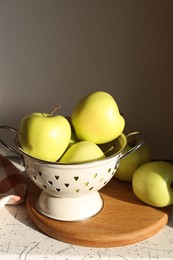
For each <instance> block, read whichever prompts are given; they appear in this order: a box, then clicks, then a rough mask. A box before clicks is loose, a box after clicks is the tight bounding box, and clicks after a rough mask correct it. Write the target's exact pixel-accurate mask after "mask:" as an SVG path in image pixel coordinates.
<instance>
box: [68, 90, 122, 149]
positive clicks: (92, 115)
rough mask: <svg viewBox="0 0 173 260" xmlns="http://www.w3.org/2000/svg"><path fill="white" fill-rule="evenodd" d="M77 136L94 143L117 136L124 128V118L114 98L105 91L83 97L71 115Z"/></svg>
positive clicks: (100, 142) (110, 139)
mask: <svg viewBox="0 0 173 260" xmlns="http://www.w3.org/2000/svg"><path fill="white" fill-rule="evenodd" d="M71 120H72V124H73V126H74V129H75V132H76V135H77V138H78V139H79V140H85V141H91V142H94V143H96V144H102V143H107V142H109V141H112V140H113V139H115V138H117V137H118V136H119V135H120V134H121V133H122V132H123V130H124V126H125V120H124V118H123V116H122V115H121V114H120V112H119V108H118V106H117V103H116V102H115V100H114V98H113V97H112V96H111V95H110V94H109V93H107V92H105V91H96V92H92V93H91V94H89V95H87V96H85V97H83V98H82V99H81V100H79V102H78V103H77V104H76V105H75V106H74V108H73V110H72V115H71Z"/></svg>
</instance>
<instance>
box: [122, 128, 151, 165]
mask: <svg viewBox="0 0 173 260" xmlns="http://www.w3.org/2000/svg"><path fill="white" fill-rule="evenodd" d="M134 137H135V138H134ZM126 138H127V143H128V140H130V139H131V138H133V140H134V139H135V141H136V144H135V145H134V146H133V147H132V148H131V149H130V150H129V151H128V152H126V153H122V155H121V156H120V158H119V160H121V159H123V158H125V157H126V156H128V155H130V154H131V153H133V152H135V151H136V150H137V149H138V148H139V147H141V146H142V145H143V143H144V142H145V141H146V138H147V134H146V133H145V132H144V131H136V132H131V133H129V134H127V135H126Z"/></svg>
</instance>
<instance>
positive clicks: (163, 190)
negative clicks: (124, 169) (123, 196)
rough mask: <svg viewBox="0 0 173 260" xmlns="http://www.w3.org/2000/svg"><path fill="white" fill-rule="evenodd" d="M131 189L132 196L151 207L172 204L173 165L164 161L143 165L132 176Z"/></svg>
mask: <svg viewBox="0 0 173 260" xmlns="http://www.w3.org/2000/svg"><path fill="white" fill-rule="evenodd" d="M132 187H133V192H134V194H135V195H136V196H137V197H138V198H139V199H140V200H141V201H143V202H145V203H147V204H149V205H151V206H155V207H165V206H168V205H171V204H173V165H172V164H171V163H168V162H165V161H152V162H148V163H145V164H143V165H142V166H140V167H139V168H138V169H137V170H136V171H135V173H134V175H133V179H132Z"/></svg>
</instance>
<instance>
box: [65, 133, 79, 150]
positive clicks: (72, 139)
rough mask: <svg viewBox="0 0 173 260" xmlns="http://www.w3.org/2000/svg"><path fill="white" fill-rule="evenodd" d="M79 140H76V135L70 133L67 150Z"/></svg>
mask: <svg viewBox="0 0 173 260" xmlns="http://www.w3.org/2000/svg"><path fill="white" fill-rule="evenodd" d="M78 141H79V140H78V139H77V136H76V133H75V132H72V133H71V138H70V142H69V144H68V147H67V148H70V146H72V145H73V144H75V143H77V142H78Z"/></svg>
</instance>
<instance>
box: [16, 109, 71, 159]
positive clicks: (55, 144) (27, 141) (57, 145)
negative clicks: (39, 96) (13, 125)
mask: <svg viewBox="0 0 173 260" xmlns="http://www.w3.org/2000/svg"><path fill="white" fill-rule="evenodd" d="M70 138H71V127H70V124H69V122H68V120H67V119H66V118H65V117H63V116H61V115H56V116H53V115H52V114H46V113H32V114H30V115H27V116H26V117H24V118H23V119H22V120H21V122H20V124H19V128H18V140H19V144H20V146H21V148H22V149H23V151H24V152H26V153H27V154H29V155H31V156H33V157H35V158H37V159H41V160H45V161H51V162H55V161H57V160H58V159H59V158H60V157H61V156H62V154H63V153H64V151H65V150H66V148H67V146H68V144H69V142H70Z"/></svg>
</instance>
